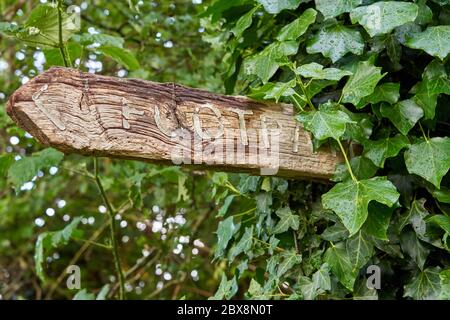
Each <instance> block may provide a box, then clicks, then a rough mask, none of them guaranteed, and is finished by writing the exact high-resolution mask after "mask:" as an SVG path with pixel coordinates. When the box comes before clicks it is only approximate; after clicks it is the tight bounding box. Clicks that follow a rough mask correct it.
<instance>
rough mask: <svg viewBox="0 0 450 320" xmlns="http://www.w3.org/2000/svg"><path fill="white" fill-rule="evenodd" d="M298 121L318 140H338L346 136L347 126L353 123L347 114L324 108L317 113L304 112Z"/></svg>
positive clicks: (321, 107)
mask: <svg viewBox="0 0 450 320" xmlns="http://www.w3.org/2000/svg"><path fill="white" fill-rule="evenodd" d="M296 119H297V120H298V121H300V122H301V123H303V126H304V127H305V129H306V130H308V131H310V132H312V133H313V135H314V137H315V138H316V139H318V140H325V139H327V138H333V139H335V140H338V139H339V138H340V137H341V136H342V135H343V134H344V132H345V126H346V124H347V123H353V121H352V120H351V119H350V118H349V116H348V115H347V114H346V113H344V112H342V111H340V110H332V109H328V108H325V107H323V106H320V108H319V110H317V111H316V110H315V111H309V112H303V113H301V114H300V115H298V116H297V117H296Z"/></svg>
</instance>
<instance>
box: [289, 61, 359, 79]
mask: <svg viewBox="0 0 450 320" xmlns="http://www.w3.org/2000/svg"><path fill="white" fill-rule="evenodd" d="M295 73H296V74H299V75H301V76H302V77H305V78H312V79H318V80H320V79H324V80H333V81H339V80H341V78H343V77H345V76H350V75H352V74H353V73H351V72H350V71H344V70H340V69H336V68H325V69H324V68H323V66H322V65H320V64H318V63H315V62H312V63H308V64H304V65H302V66H300V67H298V68H297V69H296V70H295Z"/></svg>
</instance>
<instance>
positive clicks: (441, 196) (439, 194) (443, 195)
mask: <svg viewBox="0 0 450 320" xmlns="http://www.w3.org/2000/svg"><path fill="white" fill-rule="evenodd" d="M432 194H433V197H435V198H436V199H437V200H438V201H439V202H442V203H450V190H449V189H445V188H441V190H433V192H432Z"/></svg>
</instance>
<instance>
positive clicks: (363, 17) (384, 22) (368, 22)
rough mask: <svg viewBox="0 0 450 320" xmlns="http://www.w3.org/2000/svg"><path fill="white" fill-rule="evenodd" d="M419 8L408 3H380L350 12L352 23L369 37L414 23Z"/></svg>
mask: <svg viewBox="0 0 450 320" xmlns="http://www.w3.org/2000/svg"><path fill="white" fill-rule="evenodd" d="M418 12H419V7H418V6H417V5H415V4H413V3H409V2H397V1H380V2H376V3H374V4H371V5H369V6H364V7H358V8H356V9H354V10H352V12H350V19H351V21H352V23H357V22H358V23H359V24H360V25H362V26H363V27H364V29H366V31H367V33H368V34H369V35H370V36H371V37H374V36H377V35H380V34H386V33H389V32H391V31H392V30H394V28H396V27H399V26H401V25H404V24H406V23H408V22H414V20H415V19H416V17H417V14H418Z"/></svg>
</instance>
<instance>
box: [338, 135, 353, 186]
mask: <svg viewBox="0 0 450 320" xmlns="http://www.w3.org/2000/svg"><path fill="white" fill-rule="evenodd" d="M336 141H337V143H338V145H339V148H341V152H342V154H343V155H344V159H345V164H346V165H347V170H348V172H349V173H350V176H351V177H352V180H353V181H354V182H358V179H356V177H355V175H354V174H353V170H352V167H351V165H350V161H348V157H347V152H345V149H344V147H343V146H342V143H341V141H340V140H339V139H336Z"/></svg>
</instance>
